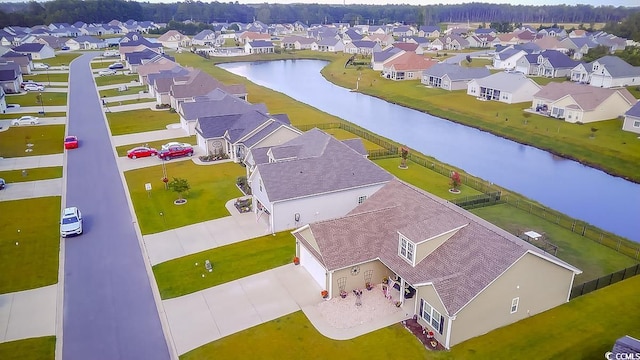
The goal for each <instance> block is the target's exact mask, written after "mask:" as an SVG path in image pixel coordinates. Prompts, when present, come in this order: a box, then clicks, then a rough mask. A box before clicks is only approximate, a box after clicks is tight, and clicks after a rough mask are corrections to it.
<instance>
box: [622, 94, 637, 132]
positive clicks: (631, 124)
mask: <svg viewBox="0 0 640 360" xmlns="http://www.w3.org/2000/svg"><path fill="white" fill-rule="evenodd" d="M622 130H624V131H631V132H634V133H636V134H640V102H637V101H636V103H635V104H634V105H633V106H632V107H631V108H630V109H629V110H627V112H625V113H624V122H623V123H622Z"/></svg>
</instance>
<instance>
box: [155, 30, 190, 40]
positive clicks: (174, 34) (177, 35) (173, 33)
mask: <svg viewBox="0 0 640 360" xmlns="http://www.w3.org/2000/svg"><path fill="white" fill-rule="evenodd" d="M172 38H173V39H172ZM185 39H186V40H188V39H190V38H189V37H188V36H186V35H183V34H182V33H181V32H179V31H178V30H169V31H167V32H166V33H164V34H162V35H160V36H159V37H158V41H180V40H185Z"/></svg>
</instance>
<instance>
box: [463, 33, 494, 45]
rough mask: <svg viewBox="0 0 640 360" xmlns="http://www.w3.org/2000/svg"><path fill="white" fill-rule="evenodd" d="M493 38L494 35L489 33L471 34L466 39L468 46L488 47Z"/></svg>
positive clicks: (491, 43)
mask: <svg viewBox="0 0 640 360" xmlns="http://www.w3.org/2000/svg"><path fill="white" fill-rule="evenodd" d="M495 39H496V37H495V36H491V35H471V36H469V37H467V39H466V40H467V41H468V42H469V47H472V48H490V47H492V46H493V41H494V40H495Z"/></svg>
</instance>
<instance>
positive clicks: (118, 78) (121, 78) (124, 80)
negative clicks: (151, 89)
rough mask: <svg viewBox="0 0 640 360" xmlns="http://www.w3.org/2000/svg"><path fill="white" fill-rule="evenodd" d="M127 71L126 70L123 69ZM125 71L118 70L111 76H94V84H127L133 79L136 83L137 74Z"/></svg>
mask: <svg viewBox="0 0 640 360" xmlns="http://www.w3.org/2000/svg"><path fill="white" fill-rule="evenodd" d="M125 71H128V70H125ZM125 71H118V73H117V74H116V75H111V76H98V77H96V78H95V80H96V86H104V85H116V84H124V85H127V86H128V85H129V84H130V83H131V82H132V81H135V82H136V84H137V81H138V75H137V74H134V75H126V74H125V73H124V72H125Z"/></svg>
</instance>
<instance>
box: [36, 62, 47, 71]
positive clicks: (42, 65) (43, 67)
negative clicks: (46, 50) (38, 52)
mask: <svg viewBox="0 0 640 360" xmlns="http://www.w3.org/2000/svg"><path fill="white" fill-rule="evenodd" d="M33 68H34V69H38V70H46V69H48V68H49V64H45V63H33Z"/></svg>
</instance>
